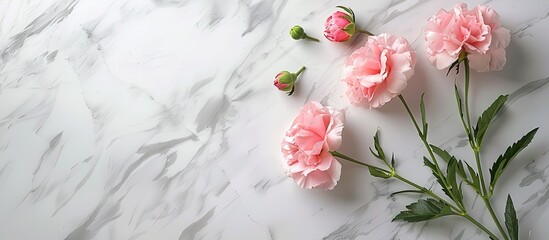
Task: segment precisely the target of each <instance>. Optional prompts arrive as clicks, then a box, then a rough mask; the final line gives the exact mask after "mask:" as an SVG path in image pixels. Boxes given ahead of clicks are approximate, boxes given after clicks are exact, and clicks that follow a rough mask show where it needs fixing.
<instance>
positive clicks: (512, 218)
mask: <svg viewBox="0 0 549 240" xmlns="http://www.w3.org/2000/svg"><path fill="white" fill-rule="evenodd" d="M505 226H506V227H507V232H508V233H509V237H510V238H511V240H518V219H517V212H516V211H515V206H514V205H513V200H512V199H511V195H507V204H506V206H505Z"/></svg>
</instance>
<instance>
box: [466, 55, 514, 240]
mask: <svg viewBox="0 0 549 240" xmlns="http://www.w3.org/2000/svg"><path fill="white" fill-rule="evenodd" d="M463 62H464V64H465V116H466V118H467V126H465V125H464V128H465V132H466V133H468V137H469V144H470V145H471V148H472V149H473V152H474V153H475V162H476V164H477V171H478V174H479V177H480V187H481V189H482V191H481V194H480V197H481V198H482V200H483V201H484V204H485V205H486V208H488V212H490V216H491V217H492V219H493V220H494V223H495V224H496V226H497V228H498V230H499V232H500V233H501V235H502V236H503V238H504V239H508V238H507V234H505V231H504V230H503V227H502V225H501V223H500V221H499V219H498V217H497V215H496V213H495V212H494V209H493V208H492V204H491V203H490V199H489V198H490V195H489V193H488V189H487V188H486V182H485V181H484V174H483V171H482V164H480V162H481V161H480V146H479V145H478V143H477V141H476V139H475V138H474V137H473V134H472V133H473V130H472V127H471V117H470V114H469V82H470V78H471V77H470V75H471V74H470V72H471V69H470V67H469V59H468V58H465V59H464V60H463Z"/></svg>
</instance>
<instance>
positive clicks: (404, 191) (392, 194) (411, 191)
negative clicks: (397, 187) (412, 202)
mask: <svg viewBox="0 0 549 240" xmlns="http://www.w3.org/2000/svg"><path fill="white" fill-rule="evenodd" d="M402 193H420V194H421V193H423V192H422V191H419V190H402V191H398V192H394V193H391V195H389V196H391V197H393V196H395V195H397V194H402Z"/></svg>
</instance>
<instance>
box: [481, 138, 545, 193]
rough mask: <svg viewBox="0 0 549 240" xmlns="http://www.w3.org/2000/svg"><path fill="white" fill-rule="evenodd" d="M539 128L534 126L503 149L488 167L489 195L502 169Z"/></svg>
mask: <svg viewBox="0 0 549 240" xmlns="http://www.w3.org/2000/svg"><path fill="white" fill-rule="evenodd" d="M538 129H539V128H534V129H533V130H532V131H530V132H528V133H527V134H526V135H524V136H523V137H522V138H521V139H520V140H518V141H517V142H515V143H513V145H511V146H510V147H508V148H507V150H505V153H503V154H502V155H499V157H498V159H497V160H496V162H495V163H494V165H492V168H490V195H492V193H493V192H494V188H495V186H496V183H497V181H498V179H499V177H500V176H501V174H503V171H504V170H505V168H506V167H507V165H508V164H509V163H510V162H511V160H513V159H514V158H515V157H516V156H517V155H518V154H519V153H520V152H521V151H522V150H523V149H524V148H526V147H527V146H528V144H530V142H532V139H533V138H534V136H535V135H536V132H537V131H538Z"/></svg>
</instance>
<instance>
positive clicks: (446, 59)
mask: <svg viewBox="0 0 549 240" xmlns="http://www.w3.org/2000/svg"><path fill="white" fill-rule="evenodd" d="M424 34H425V40H426V41H427V53H428V54H429V61H430V62H431V63H432V64H433V65H435V66H436V68H438V69H444V68H447V67H449V66H450V65H451V64H452V63H453V62H455V61H456V60H457V59H458V58H459V55H460V54H461V53H462V52H465V53H467V56H468V59H469V60H470V62H471V64H470V66H471V68H473V69H475V70H477V71H480V72H486V71H496V70H501V69H502V68H503V66H504V65H505V61H506V58H505V48H506V47H507V45H509V42H510V40H511V35H510V32H509V30H508V29H506V28H504V27H502V26H501V23H500V19H499V15H498V14H497V13H496V12H495V11H494V10H493V9H492V8H491V7H489V6H483V5H480V6H477V7H475V8H473V9H471V10H468V9H467V5H466V4H465V3H462V4H459V5H456V6H455V7H454V9H453V10H452V11H446V10H444V9H441V10H440V11H439V12H438V13H437V14H436V15H435V16H433V17H431V18H430V19H429V22H428V23H427V26H426V27H425V29H424Z"/></svg>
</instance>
